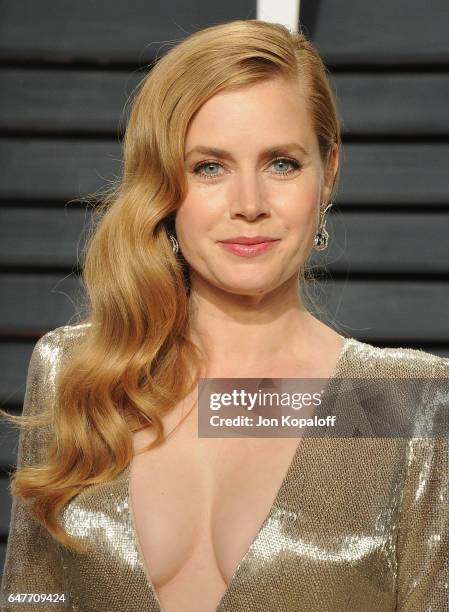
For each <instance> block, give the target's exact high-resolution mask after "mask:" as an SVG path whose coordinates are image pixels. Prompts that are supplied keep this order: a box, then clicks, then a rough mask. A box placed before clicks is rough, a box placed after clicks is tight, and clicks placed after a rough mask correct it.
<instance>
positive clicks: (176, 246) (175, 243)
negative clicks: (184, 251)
mask: <svg viewBox="0 0 449 612" xmlns="http://www.w3.org/2000/svg"><path fill="white" fill-rule="evenodd" d="M168 236H169V238H170V240H171V243H172V249H173V253H175V254H176V253H177V252H178V251H179V244H178V241H177V240H176V238H175V237H174V236H173V234H169V235H168Z"/></svg>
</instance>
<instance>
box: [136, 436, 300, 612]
mask: <svg viewBox="0 0 449 612" xmlns="http://www.w3.org/2000/svg"><path fill="white" fill-rule="evenodd" d="M182 432H183V433H182V434H181V435H179V436H177V437H174V438H172V439H170V438H168V440H167V441H166V442H165V443H164V444H163V445H162V446H160V447H157V448H155V449H151V450H150V451H148V452H145V453H143V454H138V455H136V456H135V457H134V459H133V461H132V464H131V470H130V478H129V489H130V499H131V510H132V519H133V522H134V529H135V532H136V538H137V543H138V545H139V547H140V550H141V554H142V556H143V559H144V562H145V571H146V574H147V578H148V580H149V582H150V583H151V584H152V585H153V587H154V588H155V589H156V591H157V593H158V596H159V598H160V599H161V601H162V603H163V604H165V608H164V609H166V610H168V612H176V610H183V611H184V612H186V611H188V610H190V609H191V610H192V611H193V610H196V611H197V612H199V610H200V607H199V606H202V605H203V606H204V610H205V611H207V612H210V611H211V610H215V608H216V606H217V604H218V602H219V600H220V598H221V597H222V595H223V593H224V592H225V590H226V588H227V586H228V585H229V583H230V582H231V579H232V576H233V574H234V572H235V570H236V568H237V566H238V565H239V563H240V561H241V560H242V559H243V557H244V556H245V553H246V552H247V551H248V549H249V547H250V545H251V543H252V542H253V541H254V540H255V538H256V536H257V534H258V532H259V530H260V528H261V526H262V524H263V523H264V520H265V519H266V518H267V516H268V514H269V513H270V510H271V509H272V506H273V503H274V501H275V498H276V495H277V493H278V491H279V489H280V487H281V484H282V482H283V480H284V478H285V475H286V472H287V470H288V468H289V466H290V464H291V463H292V459H293V457H294V455H295V451H296V449H297V446H298V443H300V442H299V440H298V439H297V438H278V439H276V438H274V439H272V438H256V439H253V438H240V439H238V438H214V439H209V438H197V437H195V436H194V435H192V433H193V432H192V431H191V430H189V426H188V425H187V426H186V428H184V429H183V430H182ZM149 439H150V438H149V437H148V436H145V435H141V436H138V434H135V439H134V443H135V447H140V446H143V445H144V444H146V443H147V442H148V441H149ZM198 593H201V602H202V603H201V604H200V603H199V599H198Z"/></svg>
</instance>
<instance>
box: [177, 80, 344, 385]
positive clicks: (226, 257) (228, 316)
mask: <svg viewBox="0 0 449 612" xmlns="http://www.w3.org/2000/svg"><path fill="white" fill-rule="evenodd" d="M285 143H299V144H300V145H302V147H303V149H304V151H301V150H299V149H294V148H290V149H282V152H281V153H279V154H277V155H276V154H275V155H273V154H271V155H269V156H264V157H261V155H262V152H263V151H265V150H267V149H269V148H272V147H274V146H277V145H280V144H285ZM200 145H203V146H206V147H213V148H220V149H224V150H226V151H228V152H229V154H230V155H231V156H232V158H231V159H227V158H223V157H222V156H218V155H211V154H204V153H200V152H191V151H192V149H193V148H194V147H197V146H200ZM279 157H280V158H281V160H280V161H279ZM285 158H288V159H285ZM276 160H277V161H276ZM290 160H292V161H290ZM204 162H208V163H206V164H204ZM295 162H296V163H297V164H299V167H296V163H295ZM201 163H203V164H204V165H203V166H202V167H199V165H200V164H201ZM337 168H338V148H337V145H334V149H333V150H332V152H331V155H330V158H329V163H328V165H327V167H326V168H325V167H323V163H322V161H321V158H320V154H319V148H318V140H317V137H316V134H315V133H314V131H313V129H312V126H311V122H310V118H309V115H308V111H307V109H306V104H305V98H304V96H303V94H302V91H301V86H300V84H298V83H292V82H288V81H286V80H284V79H280V78H275V79H272V80H270V81H264V82H261V83H257V84H254V85H250V86H248V87H245V88H243V89H240V90H238V91H232V92H229V91H228V92H226V91H225V92H221V93H219V94H217V95H215V96H213V97H212V98H211V99H209V100H208V101H207V102H206V103H205V104H204V105H203V106H202V107H201V108H200V109H199V111H198V112H197V113H196V115H195V116H194V118H193V120H192V122H191V124H190V126H189V129H188V132H187V135H186V142H185V172H186V177H187V181H188V193H187V197H186V198H185V199H184V200H183V202H182V203H181V205H180V207H179V209H178V211H177V214H176V219H175V228H176V235H177V239H178V242H179V246H180V249H181V251H182V254H183V256H184V258H185V259H186V260H187V262H188V264H189V266H190V270H191V281H192V294H191V309H192V310H191V314H192V318H191V321H192V328H191V329H192V332H191V333H192V336H193V338H194V339H195V341H196V342H198V343H199V344H200V345H201V346H202V348H203V349H204V350H205V351H206V352H207V354H208V355H209V367H210V370H209V375H210V376H212V375H214V374H215V375H218V373H220V376H233V375H238V376H258V375H266V373H267V371H268V370H269V369H270V368H271V371H272V370H273V368H275V364H277V365H278V367H284V372H287V370H289V371H290V370H292V364H293V365H295V366H296V367H302V368H304V371H305V370H307V368H309V369H310V368H311V367H312V369H313V363H314V362H315V361H316V360H317V358H319V357H320V354H321V356H322V355H323V351H326V349H332V347H335V346H336V341H337V340H340V341H341V340H342V337H341V336H339V335H338V334H336V332H335V331H334V330H332V329H331V328H329V327H328V326H326V325H324V324H323V323H321V322H320V321H319V320H318V319H316V318H315V317H314V316H312V315H311V314H309V313H308V312H307V310H306V308H305V306H304V304H303V302H302V299H301V296H300V294H299V291H298V273H299V270H300V267H301V265H302V264H303V263H304V261H305V260H306V259H307V257H308V256H309V253H310V251H311V249H312V247H313V240H314V237H315V234H316V232H317V230H318V226H319V214H320V203H326V204H327V203H328V201H329V196H330V193H331V187H332V183H333V179H334V176H335V173H336V171H337ZM282 172H287V173H288V174H282ZM208 177H209V178H208ZM210 177H212V178H210ZM255 234H262V235H268V236H273V237H275V238H280V241H279V242H277V244H276V245H275V246H274V248H271V249H270V250H268V251H267V252H266V253H264V254H262V255H258V256H256V257H251V258H246V257H239V256H237V255H235V254H233V253H230V252H228V251H226V250H225V249H224V248H223V247H222V246H221V245H220V244H219V242H218V241H219V240H223V239H226V238H230V237H233V236H240V235H255ZM286 349H287V350H286ZM287 354H288V358H287V357H286V355H287ZM267 369H268V370H267ZM331 370H332V368H331ZM295 372H297V370H295ZM237 373H238V374H237ZM271 375H275V374H274V373H271ZM277 375H278V376H282V374H281V373H278V374H277ZM287 375H288V374H287V373H285V374H284V376H287ZM318 375H319V374H318Z"/></svg>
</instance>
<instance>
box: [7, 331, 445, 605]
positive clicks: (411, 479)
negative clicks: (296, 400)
mask: <svg viewBox="0 0 449 612" xmlns="http://www.w3.org/2000/svg"><path fill="white" fill-rule="evenodd" d="M85 329H86V326H85V325H84V324H83V325H73V326H64V327H60V328H57V329H56V330H53V331H52V332H49V333H48V334H46V335H45V336H44V337H43V338H41V339H40V340H39V342H38V343H37V344H36V347H35V349H34V352H33V355H32V359H31V362H30V367H29V372H28V378H27V389H26V394H25V403H24V414H31V413H36V412H37V411H39V410H40V409H41V408H42V407H43V406H44V405H48V404H50V403H52V402H53V401H54V393H55V384H54V383H55V375H56V373H57V371H58V368H59V367H60V365H61V363H62V362H63V360H64V359H66V358H68V356H69V355H70V348H71V347H72V346H75V345H76V342H77V340H78V339H79V338H80V337H81V335H82V334H83V333H84V332H85ZM336 375H337V376H339V377H348V378H352V377H354V378H355V377H378V378H390V377H391V378H404V377H405V378H407V377H410V378H413V377H424V378H427V377H429V378H432V377H435V378H439V379H443V387H442V386H441V384H440V385H439V393H441V388H443V390H444V381H445V379H449V359H447V358H442V357H438V356H436V355H432V354H430V353H425V352H423V351H419V350H413V349H404V348H378V347H374V346H372V345H370V344H367V343H364V342H361V341H358V340H356V339H354V338H349V339H348V340H347V344H346V350H345V352H344V353H343V355H342V357H341V359H340V362H339V367H338V370H337V372H336ZM447 398H449V381H448V389H447V394H446V398H444V397H443V398H441V397H440V398H438V399H439V401H442V400H443V401H444V400H445V401H447ZM429 406H430V407H429V408H428V411H427V412H426V413H425V419H426V421H429V422H431V421H432V418H433V417H434V413H433V412H432V404H429ZM45 441H46V432H45V431H44V430H42V431H32V432H28V433H27V434H26V435H25V434H21V437H20V441H19V451H18V459H17V462H18V465H24V464H31V463H33V462H36V461H37V460H38V459H39V457H40V456H41V455H40V454H41V452H42V451H43V449H44V447H45ZM129 467H130V466H128V467H127V468H126V469H125V470H123V472H122V473H121V474H120V475H119V476H118V477H117V478H115V479H114V480H113V481H110V482H106V483H102V484H100V485H92V486H89V487H86V488H85V489H84V490H83V491H82V492H81V493H80V494H79V495H77V496H76V497H75V498H74V499H72V500H71V502H70V503H69V504H67V506H66V507H65V509H64V512H63V513H62V525H63V527H64V529H66V530H67V532H69V533H70V534H71V535H73V536H75V537H77V538H79V539H80V540H82V541H83V542H84V543H86V544H87V545H88V550H87V552H86V553H84V554H74V553H71V552H69V551H67V550H66V549H64V548H63V547H61V546H60V545H59V544H58V543H57V542H55V541H54V540H53V538H52V537H51V536H49V534H48V533H47V532H46V531H45V530H44V529H42V528H41V527H40V525H38V524H37V523H36V521H35V520H33V518H32V517H31V516H30V515H29V513H28V510H27V508H26V506H25V505H24V504H23V503H22V501H21V500H20V499H16V498H14V499H13V506H12V513H11V523H10V531H9V539H8V547H7V556H6V563H5V568H4V574H3V581H2V591H3V592H64V591H65V592H69V593H70V595H71V598H70V606H69V607H65V608H64V607H61V606H59V607H58V605H55V604H52V605H50V604H49V605H40V606H39V608H38V609H39V610H41V611H42V612H50V611H53V612H57V611H58V610H71V611H73V612H121V611H124V612H125V611H126V612H163V610H162V606H161V604H160V602H159V600H158V598H157V594H156V592H155V589H154V588H153V586H152V585H151V583H150V582H149V580H148V578H147V576H146V574H145V566H144V563H143V559H142V553H141V551H140V549H139V546H138V543H137V541H136V536H135V531H134V528H133V522H132V517H131V511H130V503H129V502H130V500H129V496H128V492H129ZM229 537H232V534H230V535H229ZM448 585H449V438H448V437H447V436H442V437H439V438H435V437H434V438H431V437H427V438H424V437H422V438H412V439H405V438H398V439H394V438H382V439H380V438H376V439H366V438H365V439H364V438H345V439H343V438H307V439H304V440H303V441H302V443H301V444H300V446H299V447H298V451H297V452H296V453H295V456H294V459H293V461H292V464H291V465H290V467H289V470H288V472H287V474H286V477H285V479H284V482H283V484H282V486H281V489H280V490H279V493H278V495H277V497H276V503H275V504H273V506H272V508H271V510H270V512H269V514H268V516H267V517H266V519H265V521H264V522H263V524H262V525H261V527H260V530H259V531H258V533H257V535H256V537H255V539H254V541H253V542H252V544H251V546H250V547H249V549H248V550H247V552H246V554H245V556H244V557H243V559H242V560H241V562H240V563H239V565H238V567H237V568H236V570H235V572H234V575H233V577H232V579H231V582H230V584H229V585H228V588H227V590H226V592H225V593H224V595H223V597H222V599H221V601H220V603H219V605H218V607H217V609H216V610H215V611H212V610H211V612H347V611H348V610H356V611H358V612H449V586H448ZM198 598H199V599H200V598H201V593H198ZM1 609H2V610H5V611H6V610H11V611H15V612H19V611H20V610H22V609H23V610H29V609H31V608H30V607H29V606H20V605H17V604H15V605H13V606H6V607H2V608H1ZM32 609H34V607H33V608H32ZM167 612H182V611H172V610H169V611H167Z"/></svg>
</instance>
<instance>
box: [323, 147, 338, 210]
mask: <svg viewBox="0 0 449 612" xmlns="http://www.w3.org/2000/svg"><path fill="white" fill-rule="evenodd" d="M339 163H340V152H339V147H338V145H337V143H336V142H334V143H333V145H332V147H331V149H330V150H329V154H328V158H327V165H326V168H325V173H324V185H323V196H322V198H321V201H322V202H326V203H327V202H328V201H329V198H330V195H331V193H332V187H333V186H334V183H335V177H336V175H337V171H338V166H339Z"/></svg>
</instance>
